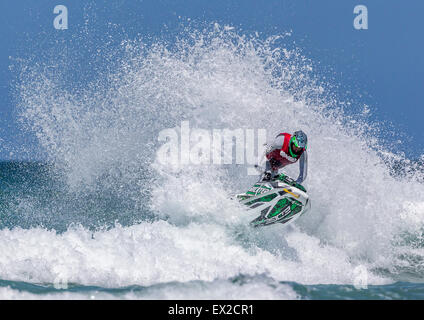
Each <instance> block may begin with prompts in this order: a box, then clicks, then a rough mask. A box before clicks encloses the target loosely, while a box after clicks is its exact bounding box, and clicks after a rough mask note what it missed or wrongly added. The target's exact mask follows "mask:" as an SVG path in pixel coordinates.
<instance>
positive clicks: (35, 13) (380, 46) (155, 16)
mask: <svg viewBox="0 0 424 320" xmlns="http://www.w3.org/2000/svg"><path fill="white" fill-rule="evenodd" d="M58 4H63V5H66V6H67V7H68V10H69V29H68V30H66V31H57V30H55V29H54V28H53V19H54V15H53V8H54V7H55V6H56V5H58ZM359 4H365V5H366V6H367V7H368V11H369V29H368V30H361V31H358V30H355V29H354V28H353V19H354V14H353V8H354V7H355V6H356V5H359ZM90 6H91V10H90V12H96V17H95V19H93V20H92V21H95V22H93V23H96V24H97V25H98V26H99V28H98V32H100V33H101V32H102V31H101V28H100V26H101V25H105V24H107V23H109V22H112V23H115V24H118V25H120V26H122V27H123V29H124V30H125V31H126V33H127V34H128V35H129V36H130V37H131V36H132V35H133V36H135V35H136V34H144V35H159V34H160V33H161V32H163V30H164V26H165V25H166V26H167V27H168V29H172V28H173V27H174V26H177V25H178V24H179V23H180V21H181V20H180V18H179V17H183V18H191V19H193V20H196V21H204V22H213V21H216V22H219V23H222V24H229V25H233V26H236V27H238V28H242V29H243V30H245V31H246V32H252V31H259V32H261V33H263V34H268V35H274V34H278V33H282V32H285V31H289V30H292V40H293V41H294V42H295V43H296V45H297V46H299V47H300V48H302V50H303V53H304V54H305V55H306V56H307V57H309V58H311V59H312V60H313V61H314V62H316V63H317V64H319V66H320V68H322V70H321V72H322V73H327V74H328V75H329V76H330V77H331V78H332V80H331V81H332V82H334V83H338V84H340V88H341V89H340V90H341V91H343V90H344V91H346V92H340V94H341V95H343V94H347V95H351V96H352V97H353V98H354V99H357V101H358V102H360V103H366V104H368V105H369V106H370V108H371V110H372V113H373V116H372V117H373V119H374V120H378V121H390V122H392V123H393V124H394V127H393V130H395V131H397V132H399V134H401V135H402V138H403V140H404V141H405V143H404V144H403V145H401V146H399V150H400V151H403V152H405V153H406V154H407V155H408V156H409V157H412V158H416V157H419V156H420V155H421V154H423V153H424V130H423V126H422V119H423V118H424V108H423V102H422V101H424V57H423V51H424V50H423V49H424V40H423V39H424V37H423V35H422V31H423V30H424V19H423V15H424V1H419V0H416V1H404V2H400V1H394V0H393V1H390V0H373V1H364V0H343V1H340V0H290V1H288V0H287V1H273V0H268V1H230V0H226V1H221V0H218V1H216V0H215V1H210V0H209V1H205V0H188V1H175V0H174V1H171V0H167V1H158V0H152V1H139V0H127V1H125V0H115V1H113V0H112V1H111V0H109V1H106V0H99V1H77V0H72V1H71V0H60V1H59V0H55V1H51V0H37V1H33V0H14V1H11V0H3V1H1V3H0V41H1V45H0V139H1V140H0V148H1V150H0V159H19V158H23V157H24V155H22V154H19V153H15V154H13V155H10V154H9V151H10V150H9V149H10V148H12V149H14V148H15V147H16V146H19V145H24V146H26V147H27V148H28V147H31V146H32V145H35V139H34V137H32V136H31V135H30V134H26V133H23V132H22V131H21V130H20V129H19V125H18V124H17V123H16V110H15V106H14V102H13V99H12V96H11V88H12V83H11V81H12V80H13V78H14V74H13V73H12V72H11V71H10V70H9V66H10V64H11V60H10V58H9V57H13V58H19V57H21V56H25V55H26V54H28V53H30V52H31V51H32V50H33V49H34V48H40V47H42V46H40V44H39V43H37V44H35V43H34V41H35V40H34V39H40V38H48V39H55V38H56V37H57V38H60V39H65V41H66V39H70V38H71V37H72V35H73V34H74V35H75V34H77V33H78V31H79V30H78V29H79V28H82V26H83V24H84V13H85V12H87V8H88V7H90ZM93 7H95V8H96V9H95V10H93V9H92V8H93ZM47 43H49V42H46V45H48V44H47ZM7 147H9V148H7Z"/></svg>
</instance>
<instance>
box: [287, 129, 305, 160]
mask: <svg viewBox="0 0 424 320" xmlns="http://www.w3.org/2000/svg"><path fill="white" fill-rule="evenodd" d="M289 146H290V153H292V154H295V155H299V154H302V153H303V151H305V150H306V148H307V147H308V137H307V136H306V134H305V133H304V132H303V131H302V130H299V131H296V132H295V133H294V134H293V135H292V137H291V139H290V143H289ZM294 147H296V149H297V150H295V148H294ZM298 148H300V149H301V151H300V152H299V149H298Z"/></svg>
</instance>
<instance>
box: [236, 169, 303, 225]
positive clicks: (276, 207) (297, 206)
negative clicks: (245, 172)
mask: <svg viewBox="0 0 424 320" xmlns="http://www.w3.org/2000/svg"><path fill="white" fill-rule="evenodd" d="M236 199H237V200H238V201H240V203H241V204H243V205H245V206H246V207H248V210H249V211H251V210H253V211H256V212H257V213H258V214H259V216H258V217H257V218H256V219H254V220H252V221H251V222H250V225H251V226H253V227H260V226H267V225H271V224H274V223H282V224H289V223H291V222H293V221H295V220H296V219H297V218H299V217H300V216H301V215H303V214H304V213H305V212H307V211H308V210H309V209H310V208H311V201H310V200H309V196H308V195H307V193H306V189H305V188H304V187H303V186H302V185H300V184H298V183H296V181H294V180H293V179H292V178H290V177H289V176H287V175H285V174H280V175H278V176H277V177H275V178H274V179H272V180H271V181H267V180H263V179H262V180H260V181H258V182H256V183H255V184H254V185H253V187H251V188H250V189H249V190H248V191H247V192H246V193H242V194H238V195H236Z"/></svg>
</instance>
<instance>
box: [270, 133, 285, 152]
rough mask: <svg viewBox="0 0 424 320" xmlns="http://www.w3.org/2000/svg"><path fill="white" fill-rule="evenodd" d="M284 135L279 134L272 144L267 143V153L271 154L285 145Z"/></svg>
mask: <svg viewBox="0 0 424 320" xmlns="http://www.w3.org/2000/svg"><path fill="white" fill-rule="evenodd" d="M283 143H284V136H283V135H281V134H279V135H278V136H276V137H275V138H274V140H273V141H272V143H271V144H268V145H267V148H266V154H269V153H271V152H273V151H275V150H280V149H281V148H282V147H283Z"/></svg>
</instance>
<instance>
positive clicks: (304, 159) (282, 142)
mask: <svg viewBox="0 0 424 320" xmlns="http://www.w3.org/2000/svg"><path fill="white" fill-rule="evenodd" d="M307 144H308V137H307V136H306V134H305V133H304V132H303V131H302V130H299V131H296V132H295V133H294V134H293V135H291V134H289V133H280V134H279V135H277V136H276V137H275V139H274V141H273V142H272V144H271V145H268V147H267V150H266V158H267V161H266V171H265V174H264V180H270V179H273V178H275V176H276V175H278V170H279V169H281V168H283V167H285V166H287V165H289V164H292V163H296V162H297V161H298V160H299V159H300V162H299V171H300V173H299V177H298V178H297V180H296V182H297V183H300V184H301V183H302V182H303V181H305V179H306V176H307V172H308V153H307V152H306V148H307Z"/></svg>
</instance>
